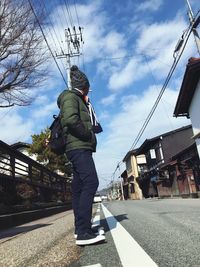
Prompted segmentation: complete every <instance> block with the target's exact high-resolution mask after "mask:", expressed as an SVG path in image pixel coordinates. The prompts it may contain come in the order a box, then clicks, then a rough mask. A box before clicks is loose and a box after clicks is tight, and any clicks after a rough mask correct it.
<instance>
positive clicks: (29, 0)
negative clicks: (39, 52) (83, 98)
mask: <svg viewBox="0 0 200 267" xmlns="http://www.w3.org/2000/svg"><path fill="white" fill-rule="evenodd" d="M28 2H29V5H30V7H31V10H32V12H33V14H34V16H35V18H36V21H37V23H38V25H39V28H40V30H41V32H42V35H43V37H44V40H45V43H46V45H47V47H48V49H49V51H50V53H51V56H52V57H53V59H54V62H55V64H56V66H57V68H58V70H59V72H60V74H61V76H62V78H63V81H64V83H65V84H66V86H68V85H67V81H66V80H65V77H64V75H63V73H62V71H61V69H60V67H59V65H58V62H57V61H56V58H55V56H54V54H53V52H52V50H51V48H50V46H49V43H48V41H47V38H46V36H45V34H44V31H43V29H42V26H41V24H40V22H39V20H38V17H37V15H36V13H35V10H34V8H33V6H32V4H31V0H28Z"/></svg>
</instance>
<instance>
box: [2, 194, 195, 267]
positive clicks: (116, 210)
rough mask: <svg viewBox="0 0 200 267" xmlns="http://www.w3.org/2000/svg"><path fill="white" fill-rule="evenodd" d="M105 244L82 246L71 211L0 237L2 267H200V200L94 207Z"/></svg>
mask: <svg viewBox="0 0 200 267" xmlns="http://www.w3.org/2000/svg"><path fill="white" fill-rule="evenodd" d="M95 207H96V208H95V217H94V222H93V223H94V225H98V224H101V225H102V226H103V227H104V229H105V235H106V242H104V243H102V244H98V245H91V246H85V247H78V246H76V245H75V240H74V236H73V231H74V229H73V214H72V211H67V212H64V213H60V214H57V215H53V216H50V217H48V218H45V219H41V220H37V221H34V222H32V223H29V224H26V225H23V226H18V227H14V228H11V229H8V230H6V231H2V232H0V266H1V267H8V266H9V267H15V266H16V267H25V266H26V267H27V266H28V267H29V266H30V267H33V266H35V267H36V266H38V267H42V266H51V267H66V266H70V267H83V266H84V267H85V266H94V267H110V266H113V267H121V266H124V267H156V266H159V267H200V199H166V200H160V199H149V200H141V201H133V200H128V201H112V202H103V203H102V204H101V205H99V204H98V205H95Z"/></svg>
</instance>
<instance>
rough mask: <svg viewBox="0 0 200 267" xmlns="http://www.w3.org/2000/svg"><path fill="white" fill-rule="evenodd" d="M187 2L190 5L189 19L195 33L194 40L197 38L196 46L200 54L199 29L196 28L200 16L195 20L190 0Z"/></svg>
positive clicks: (199, 21)
mask: <svg viewBox="0 0 200 267" xmlns="http://www.w3.org/2000/svg"><path fill="white" fill-rule="evenodd" d="M186 2H187V5H188V16H189V20H190V23H191V24H192V25H193V28H192V32H193V34H194V40H195V43H196V46H197V50H198V52H199V54H200V38H199V34H198V32H197V29H196V28H197V26H198V24H199V23H200V16H198V18H197V19H196V20H195V17H194V14H193V11H192V7H191V5H190V2H189V0H186Z"/></svg>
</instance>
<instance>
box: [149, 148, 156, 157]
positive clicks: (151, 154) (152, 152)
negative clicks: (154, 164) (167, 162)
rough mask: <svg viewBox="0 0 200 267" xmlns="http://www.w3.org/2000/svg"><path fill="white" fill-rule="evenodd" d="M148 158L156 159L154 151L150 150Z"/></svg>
mask: <svg viewBox="0 0 200 267" xmlns="http://www.w3.org/2000/svg"><path fill="white" fill-rule="evenodd" d="M150 156H151V159H156V152H155V149H150Z"/></svg>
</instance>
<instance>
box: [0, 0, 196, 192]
mask: <svg viewBox="0 0 200 267" xmlns="http://www.w3.org/2000/svg"><path fill="white" fill-rule="evenodd" d="M36 2H37V1H36ZM36 2H35V3H34V1H33V3H34V6H35V8H36V9H37V8H38V6H37V5H36ZM65 2H68V3H69V4H70V11H71V15H72V23H73V24H74V25H76V26H79V25H78V22H77V21H78V20H79V22H80V26H81V27H83V28H84V29H83V38H84V42H85V43H84V46H83V51H84V53H83V54H84V57H83V56H80V58H79V60H78V59H74V60H72V63H73V64H77V65H79V66H80V68H81V69H82V70H83V71H84V72H85V73H86V74H87V76H88V78H89V80H90V84H91V88H92V93H90V98H91V99H92V102H93V105H94V107H95V110H96V113H97V115H98V118H99V120H100V122H101V124H102V126H103V129H104V132H103V133H102V134H100V135H98V148H97V153H96V154H95V155H94V159H95V163H96V167H97V171H98V174H99V179H100V188H103V187H105V186H107V185H108V184H109V182H110V180H111V176H112V173H113V171H114V170H115V168H116V165H117V163H118V162H119V161H121V160H122V159H123V157H124V156H125V154H126V153H127V151H128V150H129V149H130V148H131V145H132V143H133V141H134V139H135V137H136V136H137V134H138V132H139V130H140V128H141V126H142V124H143V122H144V120H145V119H146V117H147V115H148V113H149V111H150V109H151V107H152V105H153V103H154V101H155V99H156V97H157V96H158V93H159V91H160V89H161V87H162V84H163V83H164V80H165V78H166V76H167V73H168V71H169V69H170V67H171V64H172V62H173V51H174V48H175V46H176V43H177V41H178V39H179V38H180V37H181V35H182V33H183V31H184V30H185V29H186V28H187V26H188V17H187V6H186V1H184V0H176V1H172V0H168V1H164V0H149V1H148V0H147V1H134V0H132V1H129V0H126V1H121V0H101V1H100V0H95V1H94V0H93V1H92V0H91V1H78V0H76V9H77V13H78V19H77V16H76V12H75V6H74V1H73V0H68V1H64V0H60V1H53V0H49V1H48V4H47V1H40V3H41V5H44V6H43V7H45V12H46V19H47V22H48V27H46V28H44V31H45V35H46V36H47V39H48V42H49V44H50V45H51V48H52V51H53V52H54V53H55V52H57V53H58V54H59V53H60V47H62V49H63V50H64V51H66V43H65V36H64V28H67V27H69V25H68V24H69V20H68V21H67V19H68V13H67V10H66V5H65ZM190 2H191V5H192V8H193V11H194V13H196V12H197V11H198V10H199V8H200V5H199V4H198V2H199V1H197V0H196V1H190ZM39 8H40V7H39ZM55 33H56V34H55ZM52 36H53V38H52ZM191 56H193V57H198V53H197V49H196V47H195V43H194V39H193V36H192V35H191V37H190V39H189V42H188V44H187V46H186V49H185V51H184V53H183V56H182V58H181V61H180V62H179V64H178V67H177V69H176V71H175V73H174V76H173V78H172V79H171V81H170V83H169V85H168V88H167V89H166V91H165V93H164V95H163V98H162V101H161V102H160V104H159V106H158V108H157V110H156V112H155V114H154V116H153V118H152V119H151V121H150V123H149V125H148V127H147V129H146V131H145V132H144V134H143V136H142V138H141V140H140V142H139V144H138V145H140V144H141V143H142V142H143V141H144V140H145V139H146V138H152V137H153V136H155V135H157V134H160V133H164V132H166V131H168V130H172V129H175V128H178V127H181V126H183V125H187V124H189V123H190V121H189V120H187V119H185V118H173V110H174V107H175V103H176V99H177V95H178V92H179V89H180V85H181V82H182V78H183V74H184V71H185V66H186V64H187V60H188V59H189V58H190V57H191ZM58 63H59V65H60V68H61V70H62V72H63V74H64V75H66V70H65V68H64V66H65V65H66V60H65V59H58ZM47 64H48V68H49V77H48V79H47V81H46V82H45V84H43V86H41V87H40V88H37V89H34V91H32V92H30V94H31V95H32V96H33V97H34V98H35V100H34V102H33V103H32V104H31V105H30V106H28V107H13V108H9V109H2V110H0V120H1V131H0V139H1V140H3V141H5V142H8V143H10V144H11V143H14V142H18V141H22V142H30V141H31V138H30V136H31V134H35V133H40V132H41V130H43V129H44V128H45V127H47V126H48V125H49V124H50V123H51V120H52V119H51V118H52V115H53V114H57V113H58V108H57V106H56V99H57V96H58V95H59V93H60V92H61V91H62V90H64V89H65V88H66V86H65V83H64V82H63V79H62V77H61V75H60V73H59V72H58V69H57V68H56V66H55V64H54V62H53V61H50V62H48V63H47ZM124 168H125V167H124V166H122V167H121V169H120V171H119V172H117V173H116V176H115V180H117V179H118V178H117V177H118V176H119V174H120V172H122V171H123V170H124Z"/></svg>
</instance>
